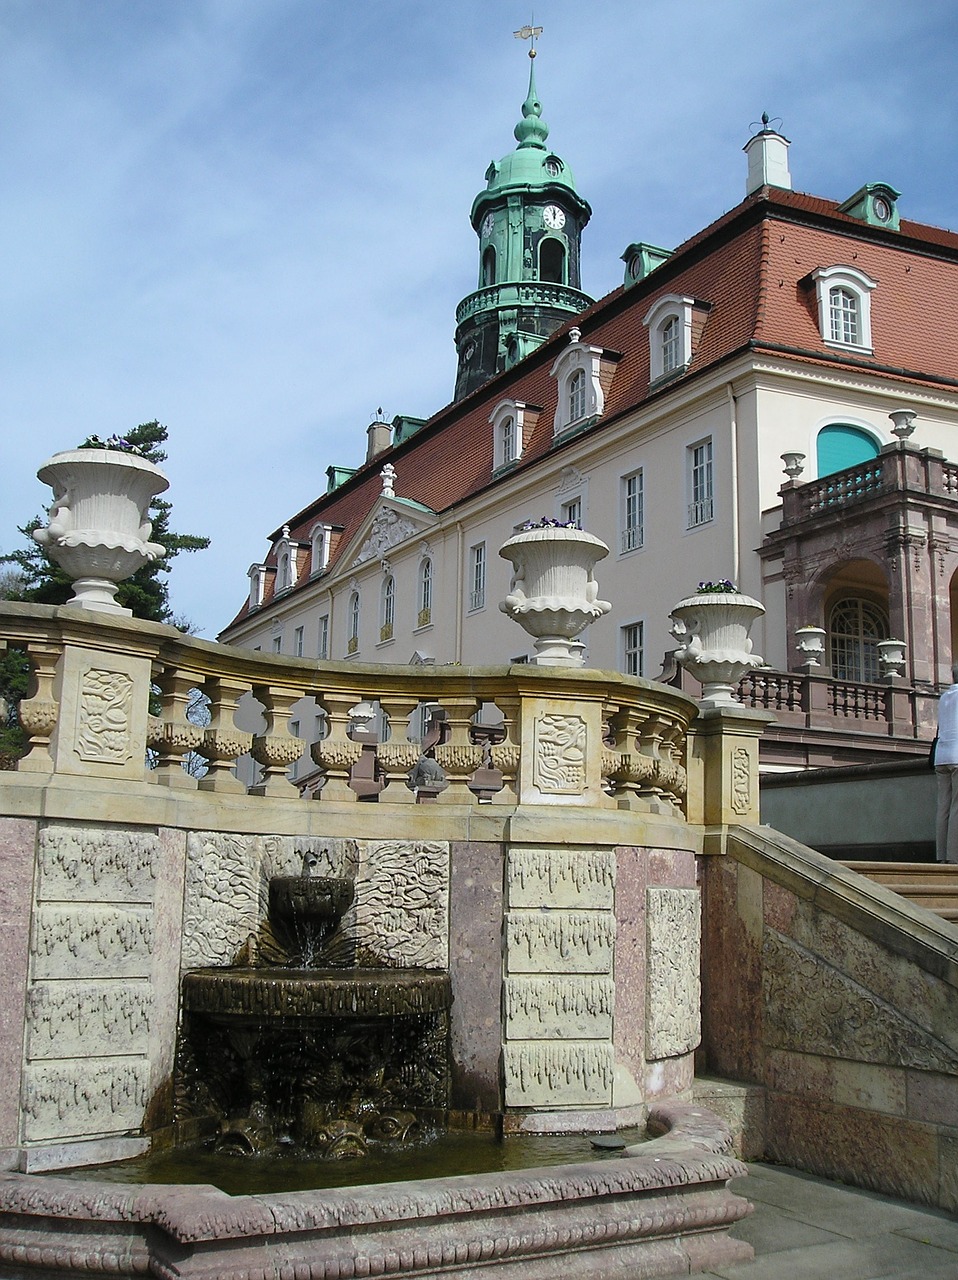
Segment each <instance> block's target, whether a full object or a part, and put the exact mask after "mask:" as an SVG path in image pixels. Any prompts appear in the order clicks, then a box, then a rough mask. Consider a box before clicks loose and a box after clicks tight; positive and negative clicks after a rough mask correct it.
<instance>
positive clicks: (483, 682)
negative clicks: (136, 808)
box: [0, 603, 696, 814]
mask: <svg viewBox="0 0 958 1280" xmlns="http://www.w3.org/2000/svg"><path fill="white" fill-rule="evenodd" d="M4 645H8V646H12V647H15V648H19V649H22V650H23V651H24V652H25V653H26V654H27V657H28V658H29V661H30V664H31V667H32V670H33V689H32V690H31V694H30V696H29V697H27V698H25V699H24V700H23V701H22V703H21V706H20V720H21V724H22V726H23V729H24V731H25V733H26V735H27V738H28V744H29V746H28V751H27V754H26V755H25V756H24V758H23V759H21V760H20V761H19V763H18V768H19V770H20V771H21V772H23V773H25V774H26V773H43V774H57V773H69V774H72V775H74V776H76V775H81V776H87V777H90V778H94V777H95V778H101V779H102V778H110V777H116V778H122V779H124V780H137V779H139V780H141V781H144V782H149V783H151V784H154V785H156V786H161V787H171V788H176V789H177V790H184V789H198V790H199V791H200V792H214V793H224V794H226V795H231V794H232V795H249V796H253V797H269V798H270V799H273V800H284V801H288V802H296V803H308V802H310V801H317V800H318V801H319V803H322V804H335V803H349V804H352V803H357V802H361V801H362V802H374V803H379V804H383V803H387V804H413V803H420V804H421V803H432V804H447V805H457V806H463V805H478V804H492V805H515V804H517V803H524V804H529V803H543V802H544V803H549V804H588V805H590V806H598V807H602V806H604V805H607V806H609V807H619V808H632V809H638V810H644V811H648V812H660V813H673V814H680V813H681V812H682V810H683V804H684V798H685V792H686V773H685V756H686V742H687V736H688V729H689V725H690V723H691V721H692V719H693V717H694V715H695V712H696V706H695V704H694V702H693V701H692V700H691V699H690V698H689V697H687V696H686V695H684V694H682V693H680V692H678V691H676V690H672V689H667V688H665V687H664V686H660V685H650V684H649V683H648V682H646V681H643V680H638V679H634V678H632V677H628V676H620V675H616V674H614V673H609V672H593V671H589V670H581V671H575V672H574V673H573V672H570V671H566V670H563V669H556V668H550V667H535V666H529V665H520V666H517V667H507V666H499V667H489V668H468V667H459V666H448V667H441V666H440V667H424V666H416V667H413V666H386V665H366V666H363V665H361V664H356V663H349V662H344V663H332V662H322V663H320V662H316V661H306V660H302V659H296V658H287V657H281V656H274V655H267V654H262V653H259V652H255V653H254V652H251V651H249V650H242V649H237V648H232V647H230V646H226V645H218V644H212V643H210V642H207V641H203V640H196V639H194V638H192V637H189V636H184V635H182V634H181V633H179V632H177V631H175V630H174V629H173V628H170V627H164V626H159V625H156V624H152V623H139V622H134V621H132V620H129V619H124V618H120V619H114V618H110V617H105V616H103V615H96V614H94V613H92V612H90V611H85V612H83V613H81V611H79V610H56V609H52V608H49V607H46V606H40V605H23V604H12V603H4V604H2V605H0V646H4ZM198 703H201V704H202V705H203V707H204V711H203V715H202V719H203V720H204V721H206V723H203V724H198V723H194V719H195V717H193V718H192V719H191V707H195V706H196V705H197V704H198ZM304 707H305V708H306V710H305V711H304ZM148 708H149V711H148ZM314 724H318V725H320V726H321V733H322V736H320V737H319V738H318V740H317V741H312V742H309V741H307V740H306V738H304V737H301V736H298V734H297V733H295V732H293V731H292V728H291V726H299V725H314ZM423 725H425V732H423ZM313 736H315V735H313ZM307 755H308V756H311V758H312V761H313V762H314V764H315V766H316V769H315V771H314V772H309V771H307V775H306V780H307V781H308V785H305V786H302V785H298V784H297V782H294V781H293V780H292V777H291V774H292V768H291V766H293V765H294V763H296V762H298V761H300V759H301V758H303V757H304V756H307ZM197 761H200V762H201V763H202V765H203V768H202V769H200V770H196V768H195V767H190V766H191V765H193V766H195V763H196V762H197ZM184 765H186V766H187V767H184ZM196 772H201V773H202V775H203V776H201V777H196V776H193V775H194V774H195V773H196ZM306 797H309V799H307V798H306Z"/></svg>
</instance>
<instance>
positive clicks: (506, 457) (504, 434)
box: [489, 400, 527, 471]
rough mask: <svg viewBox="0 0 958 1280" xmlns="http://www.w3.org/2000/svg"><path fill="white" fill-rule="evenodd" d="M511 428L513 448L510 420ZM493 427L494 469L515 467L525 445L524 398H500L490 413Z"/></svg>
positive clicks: (490, 421) (500, 469)
mask: <svg viewBox="0 0 958 1280" xmlns="http://www.w3.org/2000/svg"><path fill="white" fill-rule="evenodd" d="M510 419H511V421H512V428H511V449H510V448H509V447H508V442H509V426H508V424H509V421H510ZM489 423H490V425H491V427H492V469H493V471H504V470H506V469H507V468H511V467H514V466H515V465H516V464H517V463H518V462H519V460H520V459H521V458H522V452H523V448H524V445H525V431H526V425H527V423H526V404H525V401H523V400H500V401H499V403H498V404H497V405H496V407H495V408H494V409H493V411H492V413H490V415H489Z"/></svg>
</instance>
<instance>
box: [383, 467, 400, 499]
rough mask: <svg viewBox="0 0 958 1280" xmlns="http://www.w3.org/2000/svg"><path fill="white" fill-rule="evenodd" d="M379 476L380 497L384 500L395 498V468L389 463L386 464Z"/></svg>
mask: <svg viewBox="0 0 958 1280" xmlns="http://www.w3.org/2000/svg"><path fill="white" fill-rule="evenodd" d="M379 474H380V476H381V478H382V482H383V492H382V496H383V497H384V498H395V496H396V489H395V484H396V468H395V467H394V466H393V464H392V463H391V462H387V463H386V465H385V466H384V467H383V469H382V471H381V472H380V473H379Z"/></svg>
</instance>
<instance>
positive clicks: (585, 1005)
mask: <svg viewBox="0 0 958 1280" xmlns="http://www.w3.org/2000/svg"><path fill="white" fill-rule="evenodd" d="M505 1002H506V1005H505V1012H506V1037H507V1038H508V1039H509V1040H540V1039H542V1040H552V1039H559V1040H609V1039H611V1037H612V1010H613V1007H614V1004H615V989H614V987H613V984H612V979H611V978H610V977H608V978H579V977H574V978H570V977H564V976H555V977H511V978H507V979H506V984H505Z"/></svg>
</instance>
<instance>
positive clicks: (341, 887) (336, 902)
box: [269, 875, 353, 927]
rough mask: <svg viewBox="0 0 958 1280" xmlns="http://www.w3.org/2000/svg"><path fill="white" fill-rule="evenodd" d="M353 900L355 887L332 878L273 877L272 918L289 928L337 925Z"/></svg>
mask: <svg viewBox="0 0 958 1280" xmlns="http://www.w3.org/2000/svg"><path fill="white" fill-rule="evenodd" d="M352 901H353V884H352V881H351V880H343V879H340V878H338V877H333V876H313V875H304V876H273V878H272V879H271V880H270V882H269V915H270V919H271V920H274V921H279V922H280V923H282V924H285V925H287V926H289V925H300V924H302V925H316V924H325V925H329V926H330V927H332V926H333V925H335V924H337V923H338V922H339V921H340V920H341V919H342V918H343V915H344V914H345V913H346V911H347V910H348V909H349V907H350V905H351V904H352Z"/></svg>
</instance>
